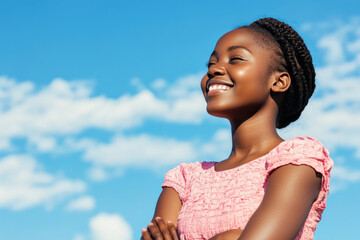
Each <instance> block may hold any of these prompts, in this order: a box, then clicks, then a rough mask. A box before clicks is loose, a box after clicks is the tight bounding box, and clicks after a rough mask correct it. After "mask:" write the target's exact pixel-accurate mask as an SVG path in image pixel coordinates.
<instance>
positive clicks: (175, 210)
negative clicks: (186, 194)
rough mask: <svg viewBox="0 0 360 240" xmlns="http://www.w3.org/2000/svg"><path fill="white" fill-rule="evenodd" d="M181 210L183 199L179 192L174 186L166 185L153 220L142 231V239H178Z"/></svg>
mask: <svg viewBox="0 0 360 240" xmlns="http://www.w3.org/2000/svg"><path fill="white" fill-rule="evenodd" d="M180 210H181V200H180V197H179V194H178V193H177V192H176V191H175V190H174V189H173V188H169V187H165V188H164V189H163V191H162V192H161V194H160V197H159V200H158V202H157V204H156V208H155V214H154V217H153V219H152V221H151V222H150V223H149V225H148V228H147V229H145V228H144V229H143V230H142V232H141V234H142V238H141V239H143V240H151V239H159V240H161V239H169V240H170V239H173V240H177V239H178V236H177V232H176V228H177V217H178V214H179V211H180ZM169 221H170V222H169Z"/></svg>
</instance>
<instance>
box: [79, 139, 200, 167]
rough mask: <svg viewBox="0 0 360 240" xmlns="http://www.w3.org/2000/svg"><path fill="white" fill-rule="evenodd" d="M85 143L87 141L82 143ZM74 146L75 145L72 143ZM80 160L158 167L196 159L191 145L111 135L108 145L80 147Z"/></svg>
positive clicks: (94, 144) (113, 165)
mask: <svg viewBox="0 0 360 240" xmlns="http://www.w3.org/2000/svg"><path fill="white" fill-rule="evenodd" d="M85 141H87V142H89V140H85ZM75 145H76V144H75ZM79 145H82V146H85V148H84V149H83V150H84V151H85V153H84V159H86V160H88V161H90V162H92V163H94V164H95V166H105V167H129V166H146V167H155V168H157V167H159V166H163V165H172V164H174V163H179V162H184V161H191V160H195V159H196V156H197V154H196V152H197V151H196V149H195V148H194V146H193V144H192V143H191V142H183V141H178V140H175V139H166V138H159V137H155V136H150V135H146V134H142V135H138V136H130V137H125V136H122V135H117V136H115V137H114V138H113V139H112V141H111V142H110V143H99V142H93V144H92V145H91V144H82V141H80V142H79Z"/></svg>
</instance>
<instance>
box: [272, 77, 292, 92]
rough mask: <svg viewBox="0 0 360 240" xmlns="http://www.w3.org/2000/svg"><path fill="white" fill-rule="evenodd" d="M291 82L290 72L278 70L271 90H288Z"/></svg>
mask: <svg viewBox="0 0 360 240" xmlns="http://www.w3.org/2000/svg"><path fill="white" fill-rule="evenodd" d="M290 84H291V78H290V74H289V73H288V72H278V73H275V76H274V78H273V81H272V85H271V90H272V91H273V92H286V90H288V88H289V87H290Z"/></svg>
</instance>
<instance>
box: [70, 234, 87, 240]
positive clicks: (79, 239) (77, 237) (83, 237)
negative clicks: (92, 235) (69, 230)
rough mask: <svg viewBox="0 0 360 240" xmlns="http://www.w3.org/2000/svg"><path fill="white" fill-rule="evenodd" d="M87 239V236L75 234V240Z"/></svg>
mask: <svg viewBox="0 0 360 240" xmlns="http://www.w3.org/2000/svg"><path fill="white" fill-rule="evenodd" d="M85 239H86V238H85V236H84V235H82V234H79V233H78V234H75V236H74V238H73V240H85Z"/></svg>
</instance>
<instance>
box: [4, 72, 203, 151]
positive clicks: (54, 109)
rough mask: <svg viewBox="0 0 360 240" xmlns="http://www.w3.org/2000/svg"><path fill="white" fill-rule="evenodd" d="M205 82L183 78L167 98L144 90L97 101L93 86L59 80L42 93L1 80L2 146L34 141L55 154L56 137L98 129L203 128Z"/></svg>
mask: <svg viewBox="0 0 360 240" xmlns="http://www.w3.org/2000/svg"><path fill="white" fill-rule="evenodd" d="M199 77H200V75H191V76H189V77H185V78H182V79H180V80H179V81H177V82H175V83H174V84H173V86H169V88H168V89H166V90H164V93H169V94H163V95H164V96H163V97H162V98H160V97H157V96H155V95H154V93H152V92H151V91H149V90H147V89H145V88H142V89H141V91H140V92H138V93H137V94H135V95H122V96H120V97H119V98H117V99H112V98H107V97H105V96H91V94H92V87H91V86H90V85H89V84H88V83H87V82H84V81H78V82H69V81H66V80H63V79H60V78H57V79H54V80H53V81H52V82H51V83H50V84H49V85H48V86H45V87H44V88H43V89H41V90H38V89H36V87H35V86H34V84H32V83H31V82H23V83H17V82H16V81H15V80H13V79H9V78H6V77H1V78H0V125H1V126H6V128H5V127H4V128H1V129H0V135H1V136H2V142H0V147H1V148H6V147H9V146H8V144H7V143H8V142H9V139H12V138H14V137H25V138H28V139H30V138H31V139H30V142H31V143H32V144H34V145H35V146H36V147H37V149H38V150H39V151H51V150H53V149H54V148H55V147H56V140H55V139H54V138H53V137H54V136H59V135H62V136H64V135H65V136H66V135H69V134H77V133H81V132H82V131H84V130H85V129H88V128H92V127H94V128H99V129H106V130H125V129H129V128H132V127H135V126H139V125H141V124H142V123H143V122H144V121H145V120H147V119H155V120H157V121H165V122H176V123H190V124H194V123H196V124H198V123H200V122H201V121H202V119H203V118H204V116H205V107H204V106H205V104H204V100H203V98H202V96H201V92H200V89H199V84H198V83H199V81H200V79H199ZM139 81H140V80H139ZM194 82H196V91H195V90H194V87H195V84H194ZM160 83H161V82H160ZM160 83H159V81H158V84H157V85H159V84H160ZM170 93H171V94H170ZM165 95H166V96H165Z"/></svg>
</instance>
